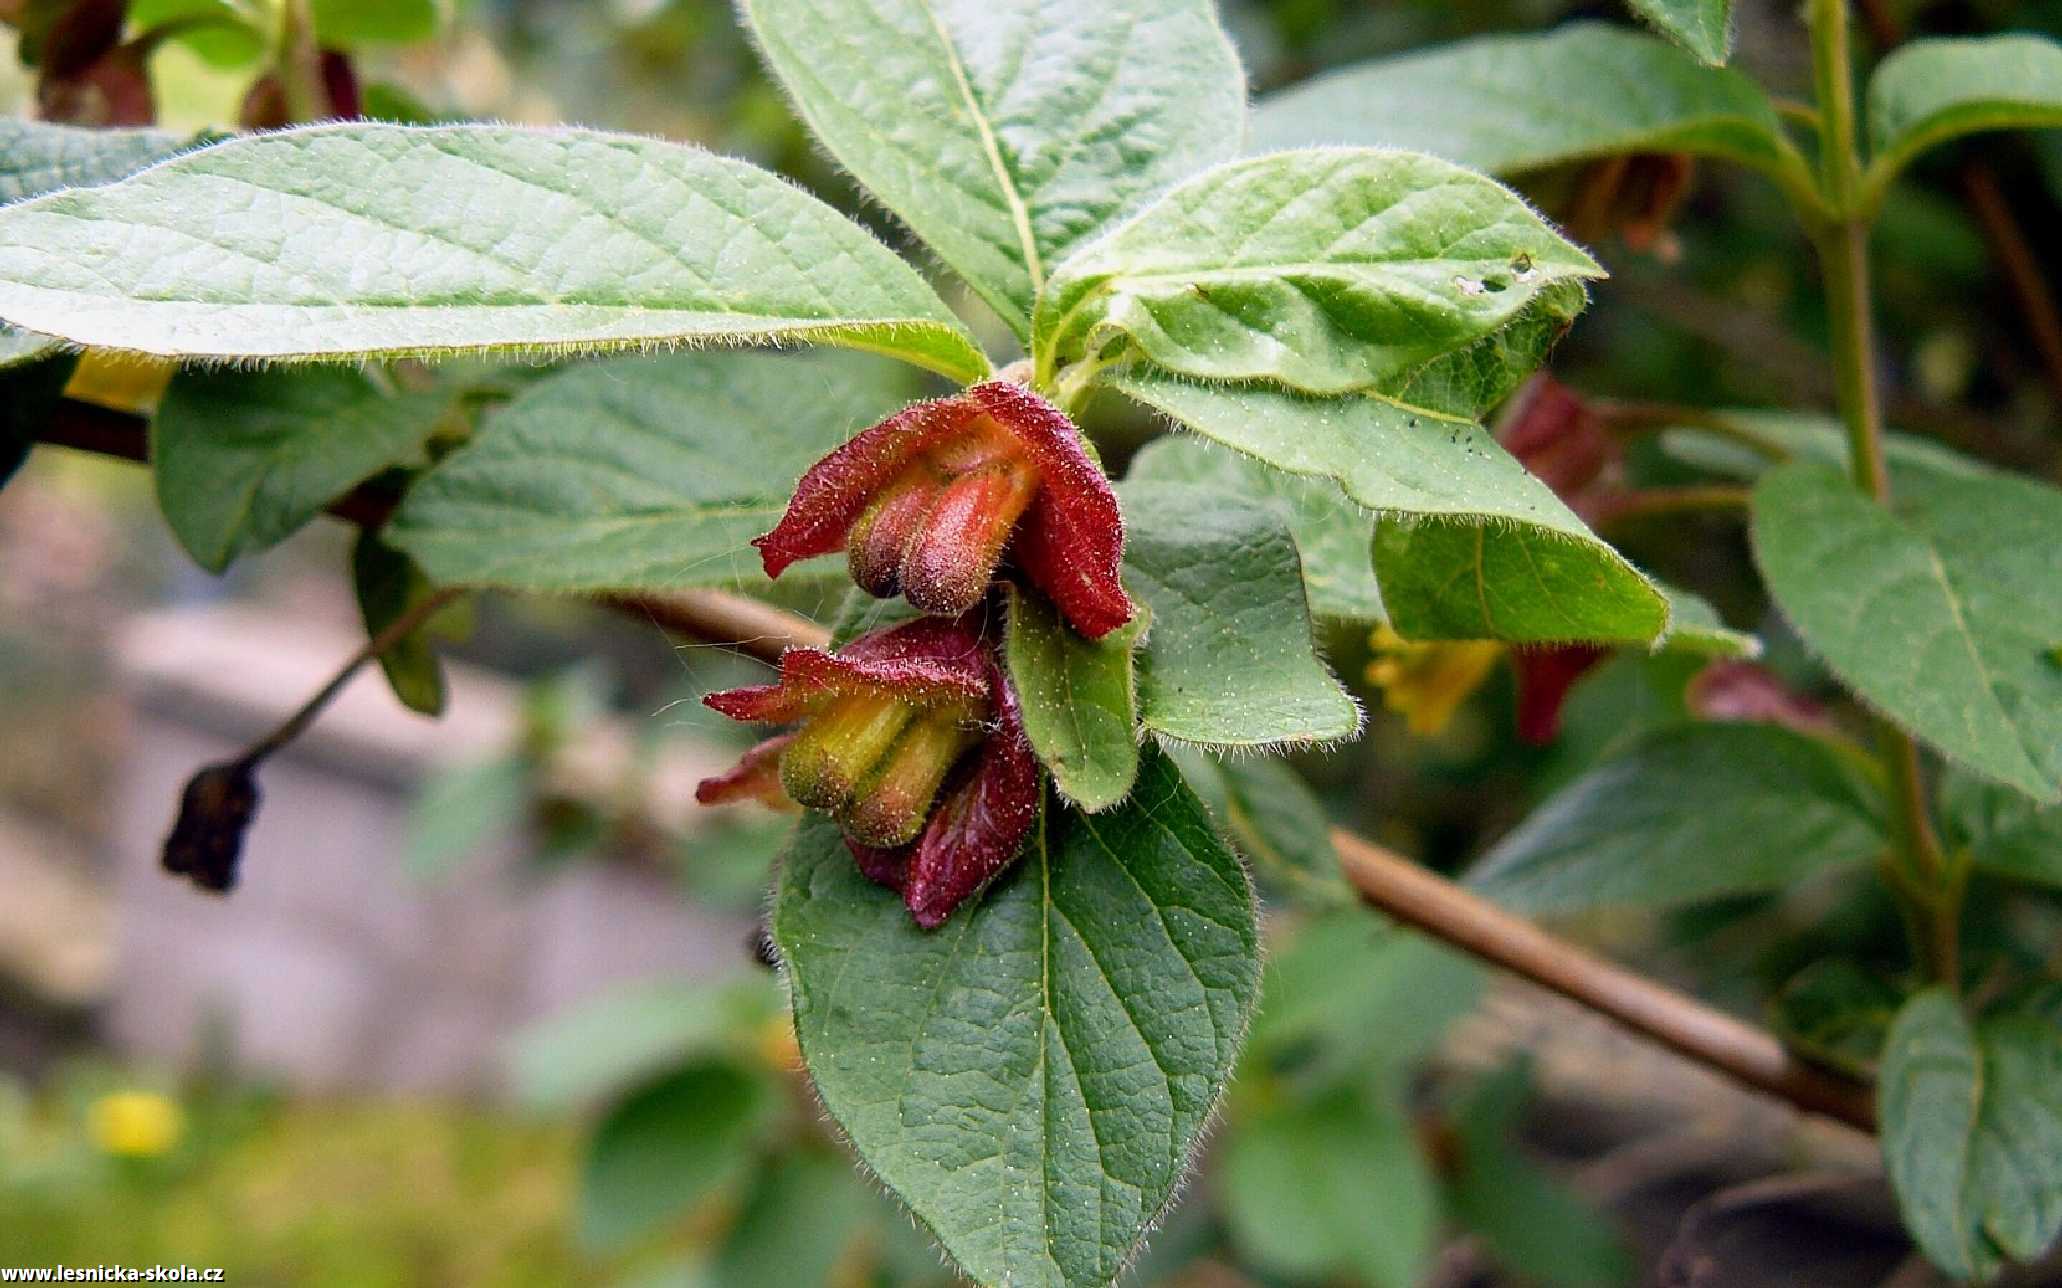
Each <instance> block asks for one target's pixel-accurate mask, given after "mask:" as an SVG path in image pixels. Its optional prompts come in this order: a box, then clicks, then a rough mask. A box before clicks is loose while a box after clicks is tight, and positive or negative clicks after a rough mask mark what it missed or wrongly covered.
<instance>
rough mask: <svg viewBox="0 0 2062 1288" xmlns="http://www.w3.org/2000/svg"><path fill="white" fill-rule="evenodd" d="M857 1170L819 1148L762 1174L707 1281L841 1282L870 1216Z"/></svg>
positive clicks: (789, 1287)
mask: <svg viewBox="0 0 2062 1288" xmlns="http://www.w3.org/2000/svg"><path fill="white" fill-rule="evenodd" d="M866 1184H867V1183H866V1181H864V1180H863V1179H861V1178H860V1177H857V1176H855V1175H853V1173H852V1165H851V1164H850V1163H849V1162H847V1161H846V1160H845V1159H843V1158H841V1157H839V1156H838V1155H836V1154H833V1153H830V1152H828V1151H826V1150H821V1149H804V1150H795V1151H793V1152H791V1153H788V1154H787V1155H785V1156H783V1157H781V1158H780V1159H779V1160H777V1161H776V1162H774V1163H773V1164H772V1165H771V1166H769V1167H768V1168H767V1169H766V1170H765V1171H764V1172H761V1173H760V1174H759V1179H758V1181H757V1183H756V1184H754V1185H753V1186H752V1189H751V1192H750V1193H749V1194H747V1195H746V1196H745V1205H744V1210H743V1211H741V1212H740V1213H738V1218H737V1224H736V1225H734V1226H732V1227H731V1230H730V1233H729V1234H728V1235H726V1236H725V1237H724V1240H723V1246H722V1249H721V1250H720V1251H718V1252H717V1254H716V1259H715V1264H714V1265H713V1266H712V1267H711V1271H710V1278H709V1282H710V1283H711V1284H719V1285H721V1286H722V1288H805V1285H809V1284H834V1283H837V1282H839V1276H838V1275H837V1273H836V1271H837V1269H838V1265H839V1261H840V1258H842V1257H843V1256H844V1255H845V1253H846V1251H847V1250H848V1249H849V1248H850V1247H851V1245H852V1242H853V1240H854V1239H856V1238H857V1237H858V1236H859V1234H860V1233H861V1231H862V1230H863V1229H864V1227H865V1223H866V1220H867V1218H868V1217H870V1216H871V1215H872V1214H873V1210H874V1203H875V1199H874V1197H873V1196H872V1195H871V1194H869V1193H867V1189H866Z"/></svg>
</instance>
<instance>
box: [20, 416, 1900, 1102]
mask: <svg viewBox="0 0 2062 1288" xmlns="http://www.w3.org/2000/svg"><path fill="white" fill-rule="evenodd" d="M142 427H143V422H142V421H141V419H139V418H138V417H134V416H129V415H126V414H124V413H120V412H102V411H101V410H100V409H99V408H92V407H87V406H85V405H84V404H79V403H65V404H63V405H62V406H61V407H60V408H59V414H58V415H56V416H55V417H53V418H52V421H51V424H50V425H49V426H48V427H47V428H46V430H45V432H44V433H43V435H42V441H45V442H50V443H58V444H62V445H64V446H70V447H80V448H84V449H86V450H91V451H103V452H105V453H106V454H108V455H112V456H118V457H121V458H123V459H126V460H136V461H140V460H144V459H145V457H146V453H145V451H144V448H143V442H144V439H143V431H142ZM391 504H392V503H391V501H389V502H388V503H387V505H388V508H391ZM338 508H339V507H332V512H335V511H336V510H337V509H338ZM602 602H603V603H605V604H606V605H608V606H609V607H611V608H614V609H616V610H618V611H620V612H623V613H626V614H628V615H631V616H635V617H639V618H642V619H644V620H646V621H649V622H653V623H656V624H657V625H658V626H660V627H662V628H664V629H666V630H668V631H676V632H679V633H681V634H686V635H692V636H694V637H696V638H698V639H703V640H708V641H710V642H712V643H727V644H729V645H731V646H733V647H735V648H737V649H738V650H739V651H740V652H744V653H748V654H750V655H752V656H754V657H759V658H763V659H766V660H768V661H772V660H775V659H777V658H778V656H779V653H780V650H781V649H782V648H783V647H785V646H787V645H790V644H792V645H798V646H813V647H822V646H823V645H825V644H827V643H828V642H829V640H830V633H829V632H828V631H826V630H825V629H824V628H823V627H821V626H818V625H817V624H816V623H814V622H811V621H808V620H807V619H805V618H801V617H797V616H795V615H794V614H792V613H789V612H786V611H784V610H782V609H778V608H775V607H773V606H771V605H769V604H762V603H759V602H757V601H755V600H749V599H745V598H743V597H742V596H737V595H727V594H724V593H722V592H720V591H686V592H680V593H676V594H671V595H664V596H629V595H619V596H611V597H606V598H604V599H603V601H602ZM383 634H384V633H383ZM387 647H391V642H389V643H386V644H382V643H381V641H380V640H374V641H372V642H371V643H369V644H368V645H367V646H366V653H365V656H366V657H372V656H377V655H378V653H379V652H380V651H383V649H384V648H387ZM359 664H362V663H359ZM319 702H320V698H319V697H318V700H317V704H311V705H319ZM297 718H298V717H297ZM291 723H292V722H291V721H290V722H289V724H291ZM278 736H279V735H277V734H275V735H274V738H277V737H278ZM287 736H289V737H290V736H291V734H288V735H287ZM267 741H268V742H269V741H272V739H268V740H267ZM1332 839H1333V842H1334V843H1335V845H1336V846H1337V848H1338V851H1339V857H1340V866H1341V867H1342V869H1343V870H1344V872H1345V875H1346V878H1347V880H1348V881H1349V882H1350V883H1351V884H1352V885H1353V886H1354V887H1355V888H1356V889H1357V890H1358V891H1359V893H1360V895H1361V897H1362V898H1363V899H1365V900H1366V901H1367V902H1368V903H1370V904H1372V905H1374V906H1375V907H1377V908H1379V909H1381V910H1383V911H1384V912H1386V913H1388V914H1389V915H1390V916H1392V917H1395V918H1396V919H1397V920H1399V921H1403V922H1407V923H1409V924H1410V925H1413V926H1416V927H1417V928H1419V929H1420V930H1423V931H1424V932H1425V933H1427V934H1429V935H1431V936H1433V937H1434V938H1436V939H1440V940H1443V941H1444V942H1446V943H1449V944H1451V945H1453V946H1454V947H1456V948H1459V949H1461V950H1463V951H1465V952H1469V953H1472V954H1474V955H1475V956H1477V957H1480V958H1482V959H1483V960H1485V961H1487V962H1490V963H1492V964H1494V965H1497V966H1501V967H1503V968H1504V969H1506V970H1509V971H1512V972H1513V973H1515V974H1518V975H1521V976H1524V977H1525V978H1527V979H1530V980H1532V981H1534V982H1536V983H1538V984H1541V985H1544V986H1546V987H1547V988H1550V989H1553V990H1554V991H1556V992H1558V993H1561V994H1562V995H1564V996H1566V997H1568V998H1570V999H1572V1000H1574V1001H1576V1002H1578V1003H1580V1004H1582V1005H1584V1006H1587V1007H1589V1008H1591V1009H1593V1010H1595V1011H1597V1012H1599V1013H1601V1014H1603V1015H1607V1016H1609V1017H1611V1018H1613V1019H1615V1020H1617V1021H1618V1022H1619V1023H1621V1024H1623V1025H1625V1026H1626V1027H1627V1028H1628V1029H1630V1030H1631V1031H1632V1032H1634V1033H1636V1034H1639V1035H1640V1036H1643V1037H1645V1038H1648V1039H1650V1040H1652V1041H1654V1042H1657V1043H1659V1044H1661V1045H1662V1046H1665V1047H1667V1048H1669V1049H1670V1050H1673V1051H1676V1052H1678V1053H1680V1054H1682V1055H1684V1056H1686V1057H1688V1058H1689V1059H1691V1060H1694V1061H1696V1062H1698V1063H1700V1064H1703V1065H1706V1066H1708V1067H1710V1068H1712V1069H1715V1070H1717V1071H1719V1072H1721V1073H1724V1074H1728V1075H1730V1076H1731V1077H1733V1078H1736V1079H1738V1080H1739V1081H1741V1082H1743V1083H1745V1084H1746V1085H1748V1086H1750V1087H1755V1088H1758V1089H1760V1090H1762V1091H1766V1092H1768V1093H1769V1094H1771V1095H1774V1096H1778V1097H1781V1098H1782V1099H1785V1100H1788V1101H1789V1102H1791V1103H1792V1104H1795V1105H1796V1106H1798V1107H1799V1108H1801V1109H1805V1110H1808V1111H1811V1112H1815V1113H1823V1114H1826V1115H1828V1116H1829V1117H1832V1118H1836V1119H1838V1120H1840V1121H1841V1122H1845V1123H1849V1124H1851V1125H1853V1126H1856V1127H1859V1128H1861V1129H1862V1130H1864V1131H1873V1130H1874V1128H1875V1112H1874V1108H1873V1104H1872V1100H1871V1097H1870V1094H1869V1092H1868V1090H1867V1088H1864V1087H1861V1086H1858V1085H1856V1084H1853V1083H1849V1082H1847V1081H1845V1080H1843V1079H1840V1078H1836V1077H1834V1076H1832V1075H1830V1074H1826V1073H1822V1072H1820V1071H1818V1070H1816V1069H1814V1068H1812V1067H1811V1066H1809V1065H1804V1064H1800V1063H1799V1062H1797V1061H1796V1060H1794V1059H1792V1058H1791V1057H1790V1055H1789V1054H1788V1053H1787V1052H1785V1051H1784V1050H1783V1048H1782V1046H1781V1045H1780V1044H1779V1043H1778V1042H1777V1041H1776V1040H1775V1039H1774V1038H1772V1037H1770V1036H1769V1035H1768V1034H1766V1033H1763V1032H1761V1031H1760V1030H1758V1029H1755V1028H1753V1027H1751V1026H1749V1025H1746V1024H1743V1023H1741V1022H1740V1021H1738V1020H1735V1019H1733V1018H1732V1017H1730V1016H1727V1015H1724V1014H1721V1013H1720V1012H1717V1011H1714V1010H1712V1009H1711V1008H1709V1007H1707V1006H1705V1005H1704V1004H1703V1003H1701V1002H1699V1001H1697V1000H1696V999H1694V998H1690V997H1686V996H1684V995H1682V994H1680V993H1677V992H1675V991H1673V990H1671V989H1668V988H1664V987H1662V986H1661V985H1659V984H1656V983H1654V982H1653V981H1651V980H1647V979H1643V978H1641V977H1640V976H1638V975H1635V974H1632V973H1631V972H1629V971H1626V970H1623V969H1621V968H1619V967H1617V966H1613V965H1611V964H1610V963H1608V962H1605V961H1603V960H1601V959H1599V958H1597V957H1594V956H1591V955H1590V954H1588V953H1586V952H1584V951H1583V950H1582V949H1580V948H1577V947H1576V946H1575V945H1573V944H1571V943H1568V942H1567V941H1565V940H1562V939H1559V938H1557V937H1555V936H1553V935H1551V934H1549V933H1547V932H1546V931H1544V930H1542V929H1540V928H1539V927H1538V926H1535V925H1533V924H1531V923H1530V922H1527V921H1525V920H1523V919H1522V918H1519V917H1515V916H1512V915H1511V914H1510V913H1507V912H1505V911H1503V910H1502V909H1501V908H1498V907H1496V906H1495V905H1494V904H1491V903H1489V902H1487V901H1485V900H1483V899H1480V898H1478V897H1477V896H1475V895H1472V894H1469V893H1468V892H1467V891H1465V890H1463V889H1461V888H1460V887H1459V886H1457V885H1454V884H1453V883H1452V882H1450V881H1447V880H1445V879H1443V878H1441V877H1439V876H1437V875H1435V874H1433V873H1431V872H1428V871H1426V870H1425V869H1423V868H1421V867H1418V866H1417V865H1416V864H1413V863H1410V862H1408V861H1406V860H1404V859H1401V858H1398V857H1397V856H1395V855H1392V854H1390V853H1389V852H1387V851H1386V850H1383V849H1381V848H1379V847H1377V846H1375V845H1374V844H1372V843H1370V842H1368V841H1366V840H1363V839H1362V838H1360V837H1358V836H1355V835H1353V834H1352V833H1350V832H1346V831H1343V830H1335V831H1334V832H1333V833H1332Z"/></svg>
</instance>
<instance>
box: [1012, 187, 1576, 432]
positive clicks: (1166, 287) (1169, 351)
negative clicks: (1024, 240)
mask: <svg viewBox="0 0 2062 1288" xmlns="http://www.w3.org/2000/svg"><path fill="white" fill-rule="evenodd" d="M1601 276H1603V270H1602V269H1600V268H1598V267H1597V265H1596V263H1595V261H1593V260H1591V259H1590V257H1589V256H1587V255H1585V254H1583V253H1582V251H1580V250H1578V249H1577V248H1576V247H1575V246H1573V245H1571V244H1570V243H1568V242H1567V241H1565V240H1563V239H1562V237H1561V236H1560V234H1558V233H1556V232H1555V231H1554V230H1553V229H1552V227H1550V226H1549V225H1548V224H1547V223H1546V222H1545V221H1544V220H1543V219H1541V218H1540V217H1539V215H1537V214H1536V213H1534V212H1533V210H1532V209H1531V208H1530V207H1528V206H1527V205H1526V204H1525V202H1524V201H1523V200H1522V199H1521V198H1519V197H1518V196H1517V195H1516V194H1515V193H1513V192H1511V191H1510V190H1509V189H1506V188H1504V187H1503V186H1501V185H1500V184H1498V183H1497V182H1496V181H1495V180H1493V179H1486V178H1484V177H1483V176H1481V175H1479V174H1476V173H1474V172H1473V171H1470V170H1463V169H1461V168H1460V167H1459V166H1456V165H1453V164H1451V163H1449V162H1445V161H1441V160H1438V159H1436V158H1434V157H1428V156H1420V155H1417V154H1414V153H1407V152H1391V151H1382V150H1376V149H1369V148H1327V149H1312V150H1309V151H1301V152H1282V153H1276V154H1274V155H1271V156H1264V157H1255V158H1251V159H1248V160H1244V161H1235V162H1232V163H1231V164H1229V165H1223V166H1219V167H1217V168H1216V169H1214V170H1210V171H1207V172H1206V173H1204V174H1200V175H1198V176H1196V177H1195V178H1194V179H1191V180H1189V181H1188V182H1187V183H1184V184H1182V185H1181V186H1180V187H1178V188H1176V189H1175V190H1174V191H1172V192H1170V193H1168V194H1167V195H1166V196H1164V197H1162V198H1160V199H1159V200H1158V201H1156V202H1154V203H1153V204H1152V205H1150V206H1148V207H1146V209H1144V210H1143V211H1140V212H1139V213H1138V214H1137V215H1136V216H1134V217H1133V218H1132V219H1130V220H1129V221H1127V222H1126V223H1124V224H1122V225H1120V226H1118V227H1117V228H1115V229H1113V230H1112V231H1111V232H1110V234H1109V235H1108V236H1106V237H1104V238H1103V239H1102V240H1100V241H1098V242H1096V243H1094V244H1093V245H1091V246H1089V247H1087V248H1086V249H1084V250H1083V251H1081V252H1080V253H1079V254H1077V255H1075V256H1074V258H1072V259H1070V260H1068V261H1067V262H1066V263H1065V264H1063V265H1062V266H1061V267H1060V269H1059V271H1058V272H1056V273H1055V274H1054V275H1053V281H1052V285H1051V287H1050V289H1049V290H1048V292H1047V293H1046V294H1045V295H1044V296H1042V297H1040V299H1039V303H1038V318H1037V324H1036V331H1037V341H1036V343H1037V348H1038V354H1039V357H1040V361H1041V363H1042V364H1044V368H1045V369H1048V370H1049V369H1050V368H1051V365H1052V362H1053V360H1054V359H1057V360H1058V361H1059V362H1068V361H1072V360H1074V359H1076V358H1081V357H1084V356H1086V355H1089V354H1095V353H1100V352H1101V351H1102V350H1103V349H1104V348H1105V347H1106V345H1108V344H1109V342H1111V341H1112V340H1115V339H1118V338H1122V339H1123V340H1125V341H1126V342H1127V343H1128V344H1129V345H1130V346H1132V347H1134V348H1135V349H1137V350H1138V351H1139V352H1141V353H1143V354H1144V355H1145V356H1146V357H1147V358H1149V359H1151V360H1152V361H1153V362H1155V363H1157V364H1158V365H1160V366H1161V367H1163V368H1166V369H1167V370H1169V371H1174V372H1178V373H1180V374H1182V375H1187V376H1196V377H1200V378H1203V379H1208V380H1269V381H1275V382H1278V383H1280V384H1284V385H1288V386H1290V387H1292V388H1295V389H1301V390H1305V391H1308V392H1313V393H1344V392H1347V391H1349V390H1356V389H1368V388H1379V387H1389V386H1393V385H1395V384H1397V383H1399V382H1401V381H1404V380H1407V379H1408V378H1409V376H1410V375H1411V374H1412V373H1413V372H1415V371H1417V370H1418V369H1420V368H1422V367H1424V366H1425V365H1426V364H1427V363H1430V362H1432V361H1433V360H1434V359H1436V358H1439V357H1441V356H1442V355H1444V354H1448V353H1451V352H1453V351H1454V350H1456V349H1461V348H1465V347H1466V346H1468V345H1471V344H1473V343H1475V342H1476V341H1478V340H1480V339H1482V338H1483V337H1484V336H1488V335H1491V334H1493V333H1494V332H1497V331H1500V330H1502V329H1503V328H1504V327H1506V326H1508V325H1509V324H1510V323H1511V322H1512V321H1513V320H1514V319H1516V318H1517V317H1518V316H1519V315H1520V314H1522V313H1523V312H1524V311H1525V310H1526V309H1527V307H1528V306H1530V305H1531V303H1532V301H1533V300H1534V299H1535V298H1536V297H1537V296H1538V295H1539V293H1540V292H1541V291H1543V290H1545V289H1546V288H1547V287H1549V286H1552V285H1553V284H1555V283H1557V282H1567V281H1573V280H1578V279H1581V278H1587V277H1601Z"/></svg>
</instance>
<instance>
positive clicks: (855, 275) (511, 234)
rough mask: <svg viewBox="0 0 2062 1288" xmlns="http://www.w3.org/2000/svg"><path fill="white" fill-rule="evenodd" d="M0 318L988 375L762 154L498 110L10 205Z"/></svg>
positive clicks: (337, 131)
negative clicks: (877, 358)
mask: <svg viewBox="0 0 2062 1288" xmlns="http://www.w3.org/2000/svg"><path fill="white" fill-rule="evenodd" d="M0 318H4V319H5V320H7V321H9V322H12V323H14V324H16V325H18V326H22V327H26V328H27V329H29V330H32V331H44V332H48V333H49V334H52V335H57V336H61V337H63V338H64V339H67V340H71V341H73V342H75V343H78V344H87V345H99V346H103V347H106V348H113V349H128V350H134V351H138V352H142V353H149V354H155V355H158V356H161V357H169V358H271V359H283V360H292V359H318V358H328V359H347V358H363V357H385V356H403V355H438V354H452V353H461V352H483V351H512V352H519V353H531V354H560V353H570V352H581V351H588V352H592V351H600V350H608V349H625V348H638V347H642V346H648V345H651V344H655V343H658V344H664V343H703V342H717V341H720V342H731V343H746V342H758V341H768V340H798V341H814V342H820V343H824V344H842V345H849V346H852V347H855V348H861V349H872V350H876V351H878V352H882V353H886V354H889V355H891V356H894V357H898V358H902V359H904V360H906V361H909V362H914V363H917V364H919V365H921V366H926V367H930V368H932V369H933V370H936V371H938V372H941V373H943V374H945V375H947V376H951V377H953V378H954V379H961V380H971V379H976V378H978V377H980V376H981V375H983V374H985V373H986V371H987V369H988V364H987V361H986V359H984V358H983V357H982V355H981V353H980V351H979V350H978V349H976V348H975V346H974V342H973V340H972V339H971V338H969V337H968V336H967V334H966V332H965V331H964V330H963V329H962V328H961V327H960V325H959V323H958V321H957V320H956V319H954V317H953V316H952V314H951V312H950V310H948V309H947V308H946V307H945V304H944V302H943V301H942V300H940V299H939V298H938V297H937V295H936V294H935V293H934V292H933V291H932V290H931V289H930V287H928V286H926V285H925V284H924V281H923V279H922V278H920V277H918V276H917V274H916V272H915V271H914V270H912V269H911V268H910V267H909V266H908V265H907V264H904V263H903V262H902V261H901V260H899V259H897V258H896V257H895V256H894V255H893V254H892V253H890V252H889V251H888V249H887V248H886V247H884V246H882V245H881V244H880V243H879V242H876V241H875V240H874V239H873V238H872V237H870V236H868V235H867V233H866V232H865V230H863V229H861V228H860V227H859V226H858V225H856V224H854V223H852V222H851V221H850V220H848V219H846V218H845V217H844V216H842V215H840V214H838V213H837V212H836V211H834V210H832V209H831V208H830V207H829V206H826V205H824V204H823V203H822V202H819V201H817V200H816V199H815V198H814V197H810V196H808V195H806V194H805V193H803V192H801V191H799V190H797V189H795V188H792V187H790V186H789V185H787V184H785V183H783V182H782V181H780V180H779V179H776V178H775V177H774V176H772V175H770V174H768V173H766V172H765V171H763V170H759V169H756V168H754V167H752V166H750V165H747V164H745V163H744V162H741V161H732V160H727V159H725V158H722V157H717V156H712V155H710V154H708V153H706V152H701V151H697V150H696V149H694V148H690V147H685V146H681V145H679V144H672V143H662V142H659V141H658V140H655V139H646V138H638V137H635V136H630V135H616V134H603V133H599V132H596V131H592V130H577V129H552V130H538V129H524V128H519V127H515V126H504V125H450V126H430V127H422V126H403V125H375V124H365V123H359V124H347V125H321V126H312V127H308V128H305V129H298V130H287V131H282V132H279V133H274V134H261V135H255V136H248V137H244V138H238V139H232V140H230V141H229V142H226V143H220V144H216V145H215V146H213V147H208V148H203V149H201V150H199V151H197V152H190V153H187V154H186V155H184V156H181V157H179V158H177V159H176V160H172V161H168V162H166V163H165V164H163V165H160V166H157V167H155V168H153V169H151V170H147V171H145V172H144V173H142V174H139V175H135V176H133V177H131V178H128V179H125V180H122V181H121V182H119V183H115V184H110V185H108V186H107V187H104V188H93V189H88V190H85V191H75V192H62V193H54V194H52V195H50V196H47V197H41V198H38V199H36V200H33V201H28V202H22V203H20V204H17V205H14V206H10V207H7V208H5V209H4V210H0Z"/></svg>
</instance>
